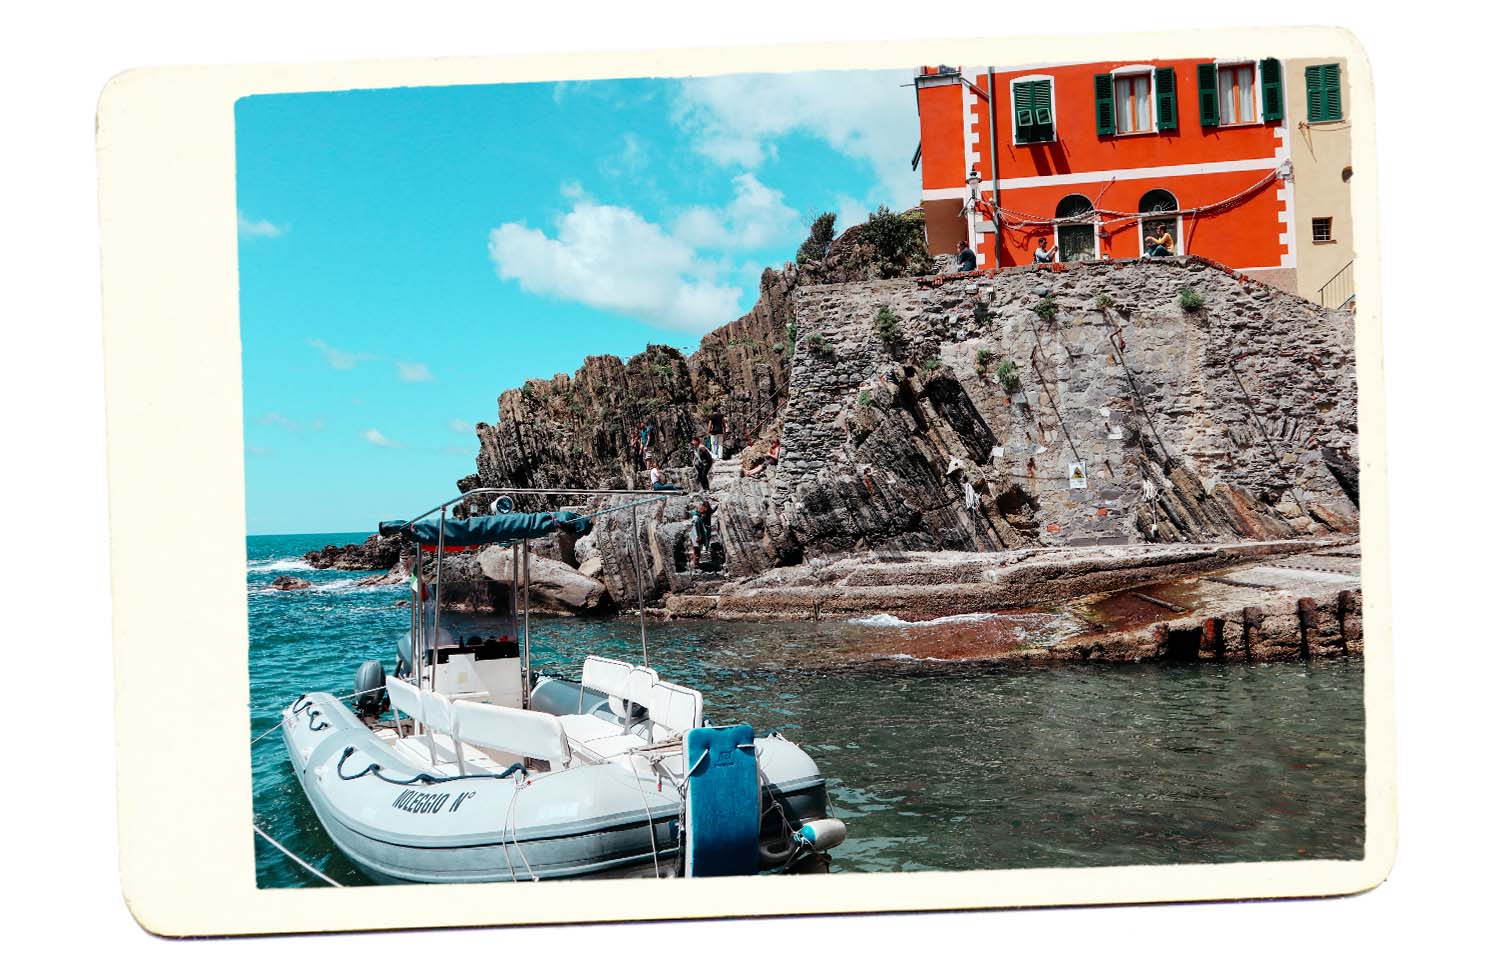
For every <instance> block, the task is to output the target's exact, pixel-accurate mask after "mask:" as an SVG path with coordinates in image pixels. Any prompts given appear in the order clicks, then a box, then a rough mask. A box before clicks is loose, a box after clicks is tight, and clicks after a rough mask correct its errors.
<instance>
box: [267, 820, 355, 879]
mask: <svg viewBox="0 0 1500 971" xmlns="http://www.w3.org/2000/svg"><path fill="white" fill-rule="evenodd" d="M250 828H251V829H253V830H255V832H256V833H258V834H259V835H260V838H261V839H263V840H265V841H266V842H267V843H270V844H271V845H272V846H274V847H276V848H277V849H278V850H280V851H281V852H282V853H285V854H286V857H287V859H289V860H291V861H292V862H293V863H295V864H297V865H298V866H300V867H301V868H302V869H304V870H306V871H307V872H308V873H311V874H312V875H313V876H315V877H317V878H318V879H319V880H322V881H323V882H325V883H327V884H328V885H329V886H332V887H342V886H343V884H342V883H339V882H338V881H337V880H335V879H334V878H333V877H330V876H329V875H328V874H326V873H324V872H323V871H321V870H319V869H318V868H317V867H315V866H313V865H312V864H311V863H308V862H307V861H306V860H304V859H302V857H300V856H298V855H297V854H295V853H293V852H292V851H291V850H289V849H287V848H286V847H285V846H282V845H281V844H280V843H278V842H276V841H275V840H274V839H272V838H271V836H270V834H268V833H267V832H266V831H265V830H263V829H261V828H260V826H259V825H258V824H257V823H256V822H255V820H253V819H252V820H251V821H250Z"/></svg>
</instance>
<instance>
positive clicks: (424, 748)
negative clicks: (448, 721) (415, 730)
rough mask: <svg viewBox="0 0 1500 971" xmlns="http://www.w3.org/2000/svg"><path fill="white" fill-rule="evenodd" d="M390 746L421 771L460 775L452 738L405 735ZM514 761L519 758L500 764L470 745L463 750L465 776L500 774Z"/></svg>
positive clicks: (391, 742)
mask: <svg viewBox="0 0 1500 971" xmlns="http://www.w3.org/2000/svg"><path fill="white" fill-rule="evenodd" d="M429 741H430V742H431V743H432V748H428V744H427V743H428V742H429ZM390 746H391V748H393V749H395V751H396V752H397V754H399V755H402V756H404V757H406V758H407V759H408V760H409V761H411V762H413V763H414V764H416V765H417V766H418V767H419V768H421V769H422V771H424V772H430V773H432V774H433V775H451V776H457V775H460V774H461V773H460V772H459V771H458V753H457V752H456V751H455V749H454V746H453V741H452V739H448V738H444V737H443V736H441V735H408V736H406V737H405V738H403V739H401V740H400V741H396V740H394V739H392V740H390ZM517 761H519V759H511V760H510V761H509V762H505V763H503V764H502V763H501V761H499V760H497V759H493V758H491V757H490V756H488V755H486V754H484V753H483V752H481V751H479V750H478V749H477V748H475V747H473V746H472V745H469V746H465V747H464V774H468V775H476V774H481V773H486V772H492V773H500V772H503V771H505V769H506V767H507V766H509V765H510V764H511V763H513V762H517Z"/></svg>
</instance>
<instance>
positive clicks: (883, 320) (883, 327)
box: [875, 304, 901, 347]
mask: <svg viewBox="0 0 1500 971" xmlns="http://www.w3.org/2000/svg"><path fill="white" fill-rule="evenodd" d="M875 336H876V337H879V338H880V343H882V344H884V345H885V346H886V347H890V346H892V345H893V344H896V343H897V342H898V341H900V340H901V322H900V321H899V320H898V319H896V314H895V313H894V312H893V311H892V310H891V308H890V307H887V306H886V305H884V304H881V306H880V309H879V310H877V311H876V312H875Z"/></svg>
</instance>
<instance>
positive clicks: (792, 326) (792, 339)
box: [786, 314, 797, 347]
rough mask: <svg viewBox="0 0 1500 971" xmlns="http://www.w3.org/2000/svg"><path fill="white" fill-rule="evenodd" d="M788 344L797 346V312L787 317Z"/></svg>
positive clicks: (788, 345)
mask: <svg viewBox="0 0 1500 971" xmlns="http://www.w3.org/2000/svg"><path fill="white" fill-rule="evenodd" d="M786 346H787V347H796V346H797V317H796V315H795V314H793V315H792V316H790V317H788V318H787V319H786Z"/></svg>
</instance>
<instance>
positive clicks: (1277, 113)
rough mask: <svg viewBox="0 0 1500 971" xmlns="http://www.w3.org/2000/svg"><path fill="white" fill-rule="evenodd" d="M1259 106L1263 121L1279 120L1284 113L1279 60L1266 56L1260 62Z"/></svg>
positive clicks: (1284, 106)
mask: <svg viewBox="0 0 1500 971" xmlns="http://www.w3.org/2000/svg"><path fill="white" fill-rule="evenodd" d="M1260 107H1261V116H1262V118H1263V119H1264V120H1265V121H1280V120H1281V119H1282V116H1284V115H1285V114H1286V105H1285V99H1284V98H1282V96H1281V62H1280V61H1278V60H1277V59H1276V58H1274V57H1268V58H1266V59H1265V60H1263V61H1261V62H1260Z"/></svg>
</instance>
